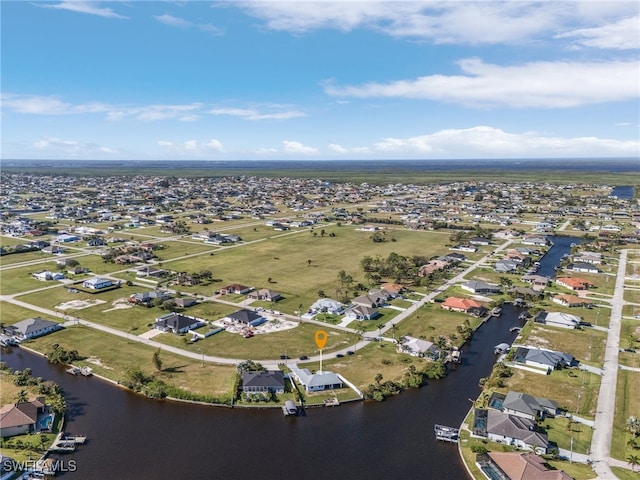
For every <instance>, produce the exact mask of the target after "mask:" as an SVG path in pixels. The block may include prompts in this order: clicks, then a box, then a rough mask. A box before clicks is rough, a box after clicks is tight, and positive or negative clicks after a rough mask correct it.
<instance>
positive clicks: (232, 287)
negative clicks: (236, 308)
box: [220, 283, 253, 294]
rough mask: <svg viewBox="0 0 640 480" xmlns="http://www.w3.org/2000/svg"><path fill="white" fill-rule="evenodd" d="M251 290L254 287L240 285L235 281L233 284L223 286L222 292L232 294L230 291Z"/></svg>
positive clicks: (239, 292)
mask: <svg viewBox="0 0 640 480" xmlns="http://www.w3.org/2000/svg"><path fill="white" fill-rule="evenodd" d="M251 290H253V287H247V286H246V285H240V284H239V283H234V284H232V285H227V286H226V287H224V288H221V289H220V292H221V293H225V294H230V293H238V294H245V293H249V292H250V291H251Z"/></svg>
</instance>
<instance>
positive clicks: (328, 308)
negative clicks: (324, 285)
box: [309, 298, 344, 315]
mask: <svg viewBox="0 0 640 480" xmlns="http://www.w3.org/2000/svg"><path fill="white" fill-rule="evenodd" d="M343 310H344V305H343V304H342V303H340V302H338V301H337V300H333V299H331V298H319V299H318V300H316V301H315V302H314V304H313V305H311V307H309V313H313V314H316V313H332V314H334V315H339V314H341V313H342V311H343Z"/></svg>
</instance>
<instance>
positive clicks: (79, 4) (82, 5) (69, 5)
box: [35, 0, 129, 19]
mask: <svg viewBox="0 0 640 480" xmlns="http://www.w3.org/2000/svg"><path fill="white" fill-rule="evenodd" d="M99 3H100V2H88V1H81V0H69V1H65V2H60V3H55V4H48V3H37V4H35V5H37V6H39V7H43V8H54V9H57V10H69V11H71V12H77V13H88V14H90V15H98V16H100V17H105V18H124V19H128V18H129V17H125V16H124V15H120V14H118V13H116V12H114V11H113V10H112V9H110V8H101V7H99V6H98V5H99Z"/></svg>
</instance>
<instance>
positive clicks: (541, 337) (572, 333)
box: [522, 323, 607, 366]
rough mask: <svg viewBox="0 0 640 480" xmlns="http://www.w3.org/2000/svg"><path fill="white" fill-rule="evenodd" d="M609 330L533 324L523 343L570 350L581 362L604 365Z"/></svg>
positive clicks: (561, 350)
mask: <svg viewBox="0 0 640 480" xmlns="http://www.w3.org/2000/svg"><path fill="white" fill-rule="evenodd" d="M606 340H607V332H602V331H599V330H593V329H591V328H587V329H585V330H569V329H566V328H556V327H551V326H547V325H540V324H537V323H534V324H533V327H532V328H531V330H529V331H528V335H527V336H526V338H525V339H524V340H522V343H525V344H527V345H530V346H536V347H540V348H548V349H551V350H556V351H560V352H568V353H570V354H572V355H573V356H574V357H576V358H577V359H578V360H580V361H581V362H585V363H588V364H590V365H596V366H602V362H603V357H604V346H605V342H606Z"/></svg>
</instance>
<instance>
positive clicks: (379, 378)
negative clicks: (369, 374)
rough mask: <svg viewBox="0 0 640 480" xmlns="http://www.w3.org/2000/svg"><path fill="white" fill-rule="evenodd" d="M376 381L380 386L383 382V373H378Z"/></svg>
mask: <svg viewBox="0 0 640 480" xmlns="http://www.w3.org/2000/svg"><path fill="white" fill-rule="evenodd" d="M374 380H375V381H376V384H378V385H380V382H382V374H381V373H376V376H375V377H374Z"/></svg>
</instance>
